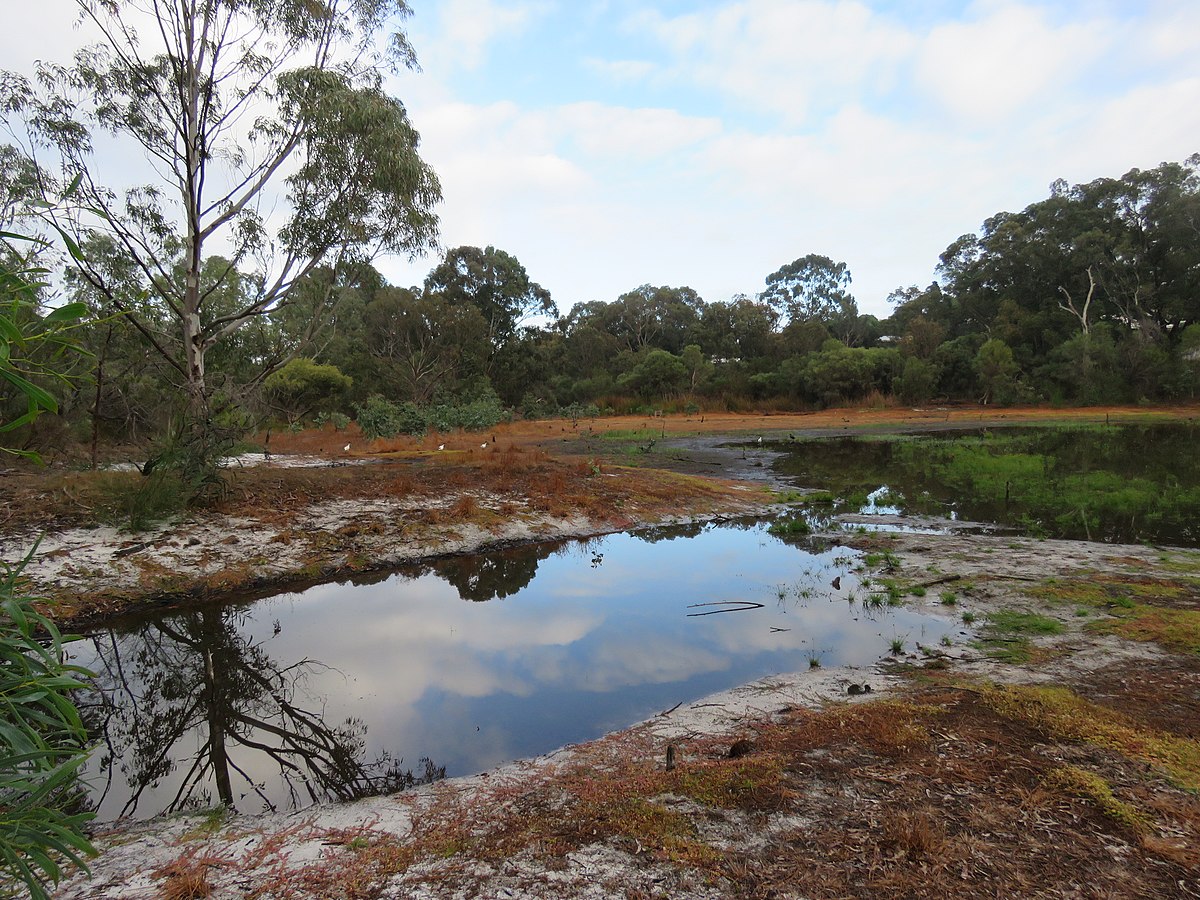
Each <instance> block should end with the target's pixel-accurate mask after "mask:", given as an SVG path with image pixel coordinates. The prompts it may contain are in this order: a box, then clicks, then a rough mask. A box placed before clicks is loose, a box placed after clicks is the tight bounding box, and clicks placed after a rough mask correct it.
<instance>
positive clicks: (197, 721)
mask: <svg viewBox="0 0 1200 900" xmlns="http://www.w3.org/2000/svg"><path fill="white" fill-rule="evenodd" d="M861 574H862V566H861V560H860V557H859V554H858V553H856V552H855V551H853V550H849V549H847V548H844V547H828V548H824V549H822V548H816V547H812V546H810V545H808V544H806V543H798V542H796V541H794V540H790V539H783V538H779V537H775V536H773V535H771V534H770V533H769V532H768V531H767V528H766V525H765V524H763V523H759V522H754V523H750V522H741V523H726V524H723V525H719V526H718V525H708V526H691V527H684V528H671V529H650V530H643V531H638V532H633V533H628V534H616V535H611V536H608V537H603V538H599V539H595V540H590V541H583V542H579V541H576V542H566V543H559V544H543V545H535V546H530V547H524V548H520V549H516V550H510V551H505V552H501V553H495V554H489V555H485V556H476V557H461V558H455V559H451V560H447V561H444V562H441V563H439V564H437V565H433V566H429V567H424V568H421V569H413V570H408V571H403V572H399V573H396V574H393V575H390V576H387V577H382V578H378V579H376V580H374V581H372V582H369V583H360V584H348V583H339V584H326V585H321V586H317V587H313V588H310V589H308V590H305V591H303V592H299V593H293V594H285V595H281V596H278V597H274V598H270V599H266V600H260V601H257V602H254V603H248V604H242V605H236V604H234V605H225V606H216V605H209V606H204V607H197V608H194V609H191V610H187V611H173V612H169V613H167V614H163V615H155V616H146V617H141V618H137V619H130V620H127V621H124V622H121V623H118V624H116V625H115V626H114V627H113V628H112V629H111V630H109V631H105V632H102V633H98V634H96V635H94V636H93V637H92V638H91V640H90V641H88V642H86V643H80V644H76V645H73V646H74V648H75V652H76V654H77V656H78V660H77V661H78V662H81V663H82V664H83V665H86V666H88V667H90V668H91V669H93V670H94V671H96V672H98V673H99V680H100V682H101V684H102V685H103V686H104V699H103V700H100V699H98V698H96V697H92V698H90V699H89V702H87V703H86V704H85V714H86V718H87V719H88V721H89V722H90V723H91V726H92V728H93V730H94V732H95V733H96V734H97V735H98V736H99V738H100V739H101V741H102V743H101V747H100V750H99V751H98V752H97V754H96V756H95V757H94V758H93V760H92V761H91V763H90V766H89V769H88V771H87V773H86V774H87V777H88V779H89V781H90V782H91V783H92V785H93V791H92V795H91V802H92V803H93V804H94V805H95V806H96V807H97V809H98V813H99V817H100V818H101V819H113V818H115V817H117V816H120V815H133V816H149V815H154V814H157V813H160V812H163V811H167V810H171V809H177V808H184V807H188V806H204V805H210V804H216V803H218V802H222V801H224V802H225V803H227V804H231V805H233V806H235V807H236V808H238V809H240V810H244V811H256V810H259V809H263V808H282V809H286V808H289V807H294V806H302V805H304V804H306V803H309V802H313V801H317V800H324V799H330V798H349V797H354V796H361V795H364V794H368V793H372V792H378V791H380V790H388V789H394V788H397V787H402V786H404V785H407V784H412V783H416V782H420V781H425V780H430V779H433V778H437V777H440V776H441V775H442V774H446V775H451V776H452V775H459V774H469V773H474V772H479V771H483V770H486V769H488V768H490V767H494V766H496V765H497V764H500V763H503V762H505V761H508V760H512V759H516V758H521V757H527V756H532V755H536V754H540V753H544V752H548V751H550V750H552V749H554V748H556V747H559V746H561V745H563V744H566V743H570V742H577V741H582V740H587V739H590V738H594V737H597V736H599V735H602V734H604V733H605V732H607V731H610V730H613V729H617V728H621V727H624V726H627V725H629V724H631V723H633V722H636V721H639V720H641V719H644V718H647V717H649V716H651V715H653V714H655V713H657V712H659V711H662V710H665V709H669V708H671V707H673V706H675V705H676V704H678V703H680V702H687V701H691V700H694V699H696V698H698V697H702V696H704V695H706V694H708V693H711V692H713V691H717V690H721V689H724V688H728V687H731V686H734V685H737V684H741V683H744V682H747V681H751V680H753V679H756V678H760V677H762V676H765V675H769V674H772V673H776V672H792V671H797V670H803V669H806V668H808V667H809V666H810V665H815V664H820V665H826V666H829V665H837V664H849V665H867V664H870V663H873V662H874V661H876V660H877V659H879V658H880V657H882V656H885V655H887V654H888V652H889V647H890V644H891V643H892V641H893V640H895V639H901V640H903V641H905V642H906V646H907V647H909V648H913V647H915V645H916V644H917V643H918V642H920V643H925V644H936V643H937V642H938V641H939V640H940V638H941V637H942V635H943V634H948V633H952V632H954V631H955V630H956V625H957V623H956V622H954V621H953V620H951V619H950V618H948V617H946V618H942V617H936V616H921V615H918V614H916V613H914V612H912V611H910V610H906V609H903V608H893V607H888V606H886V605H885V604H884V603H883V602H882V601H881V598H880V597H878V596H873V595H872V594H871V593H870V590H869V588H864V587H863V585H862V583H861V581H860V575H861Z"/></svg>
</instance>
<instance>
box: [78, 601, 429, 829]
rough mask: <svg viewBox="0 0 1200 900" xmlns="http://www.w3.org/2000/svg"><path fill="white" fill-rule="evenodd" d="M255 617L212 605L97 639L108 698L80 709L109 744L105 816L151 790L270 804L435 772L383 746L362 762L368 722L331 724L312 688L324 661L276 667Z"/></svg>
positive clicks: (178, 798) (168, 803) (347, 795)
mask: <svg viewBox="0 0 1200 900" xmlns="http://www.w3.org/2000/svg"><path fill="white" fill-rule="evenodd" d="M247 616H248V613H247V611H246V610H245V609H239V608H237V607H226V608H223V609H220V608H215V607H208V608H204V609H199V610H196V611H193V612H189V613H184V614H182V615H174V616H171V617H169V618H160V619H156V620H154V621H151V622H146V623H144V624H142V625H141V626H139V627H137V628H134V629H132V630H129V631H125V632H122V633H116V632H108V633H106V634H104V635H102V636H97V637H95V638H93V648H94V656H93V657H92V658H91V659H90V660H88V665H89V666H90V667H91V668H92V670H93V671H94V672H95V673H96V685H97V687H98V688H99V689H100V694H99V695H94V696H91V697H85V698H83V700H82V702H81V704H80V705H81V709H82V712H83V714H84V718H85V721H86V723H87V724H88V726H89V729H90V730H91V732H92V733H93V735H96V736H97V737H98V738H99V739H100V741H101V747H100V750H99V751H98V755H97V756H96V758H95V759H94V760H93V762H92V768H93V769H99V770H100V771H102V772H103V773H104V775H105V779H104V783H103V786H102V787H98V788H97V790H96V792H95V793H94V794H93V797H92V802H93V803H94V805H95V806H96V808H97V809H98V811H99V812H100V814H101V816H102V817H103V818H111V817H115V816H127V815H135V814H137V813H138V812H139V811H141V806H142V801H143V797H144V796H145V795H146V794H147V793H148V792H149V793H152V794H154V795H155V799H154V800H152V801H151V804H150V805H151V806H152V808H151V809H150V810H148V812H150V813H151V814H155V813H159V812H172V811H175V810H178V809H185V808H190V807H195V806H209V805H212V804H214V803H221V804H224V805H226V806H230V807H235V806H245V800H246V799H247V797H254V798H257V801H258V802H259V803H261V806H262V807H264V808H271V809H274V808H276V806H277V805H279V804H281V803H283V804H285V805H288V806H293V807H294V806H300V805H304V804H305V803H313V802H317V801H319V800H324V799H339V800H350V799H354V798H357V797H362V796H366V795H369V794H374V793H379V792H382V791H388V790H399V789H401V788H403V787H405V786H408V785H411V784H413V783H416V782H418V781H423V780H428V779H432V778H435V777H437V776H438V774H439V769H438V767H437V766H435V765H434V764H432V763H430V762H429V761H428V760H422V761H421V763H422V768H421V770H420V774H418V775H414V774H413V772H411V771H403V770H401V768H400V767H399V766H398V765H397V764H396V762H395V761H394V760H392V759H390V758H389V757H388V756H387V754H386V753H385V754H381V755H380V756H379V757H377V758H376V759H375V760H374V761H372V762H370V763H367V762H365V761H364V753H365V750H366V740H365V738H366V732H367V726H366V724H365V723H364V722H363V721H362V720H361V719H359V718H356V717H347V718H346V719H344V720H342V721H334V722H330V721H326V719H325V710H324V709H323V698H321V697H320V696H317V695H312V694H310V693H309V692H308V691H307V681H308V678H309V676H310V675H312V674H314V673H316V672H319V671H321V670H322V669H323V668H324V667H323V666H322V665H321V664H320V663H318V662H316V661H314V660H310V659H306V658H301V659H299V660H297V661H295V662H292V663H290V664H288V665H281V664H279V663H276V662H275V661H274V660H273V659H272V658H271V657H270V656H269V655H268V654H267V653H266V651H265V650H264V648H263V646H262V643H261V642H259V641H257V640H255V639H253V638H252V637H250V636H249V635H248V634H246V633H245V632H244V631H243V626H244V625H245V624H246V621H247ZM280 628H281V626H280V625H279V623H278V622H275V623H274V625H273V630H274V631H275V633H276V634H277V633H278V632H279V630H280ZM268 781H270V782H272V786H271V788H270V790H268V788H267V783H268ZM118 803H119V808H118Z"/></svg>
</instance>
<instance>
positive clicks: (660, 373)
mask: <svg viewBox="0 0 1200 900" xmlns="http://www.w3.org/2000/svg"><path fill="white" fill-rule="evenodd" d="M689 376H690V373H689V371H688V367H687V366H686V365H685V364H684V362H683V360H681V359H680V358H679V357H678V356H676V355H675V354H674V353H670V352H668V351H666V350H651V351H650V352H649V353H647V354H646V355H645V356H644V357H642V359H641V360H640V361H639V362H638V363H637V365H636V366H634V367H633V369H632V370H631V371H630V372H627V373H626V374H625V375H623V376H621V378H620V379H619V381H618V383H619V384H620V385H621V386H622V387H625V388H628V389H630V390H633V391H635V392H636V393H637V394H639V395H640V396H642V397H645V398H647V399H651V398H663V397H669V396H673V395H675V394H678V393H679V392H680V391H682V390H683V389H684V386H685V385H687V383H688V378H689Z"/></svg>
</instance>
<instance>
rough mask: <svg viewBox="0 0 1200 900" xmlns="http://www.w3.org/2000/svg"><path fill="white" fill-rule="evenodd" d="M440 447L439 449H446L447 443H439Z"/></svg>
mask: <svg viewBox="0 0 1200 900" xmlns="http://www.w3.org/2000/svg"><path fill="white" fill-rule="evenodd" d="M438 449H439V450H445V449H446V445H445V444H438Z"/></svg>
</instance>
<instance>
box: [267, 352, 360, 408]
mask: <svg viewBox="0 0 1200 900" xmlns="http://www.w3.org/2000/svg"><path fill="white" fill-rule="evenodd" d="M352 383H353V379H351V378H350V377H349V376H348V375H343V374H342V373H341V372H340V371H339V370H338V368H337V366H331V365H322V364H319V363H316V362H313V360H311V359H309V358H308V357H304V356H299V357H296V358H295V359H292V360H289V361H288V362H287V363H285V364H284V365H283V367H282V368H280V369H278V370H277V371H275V372H272V373H271V374H270V375H268V376H267V378H266V380H264V381H263V393H264V395H265V396H266V398H267V400H268V402H269V403H271V405H272V406H274V407H275V408H277V409H279V410H281V411H282V412H283V413H284V414H285V415H286V416H287V419H288V422H298V421H300V420H302V419H304V418H306V417H307V416H308V415H310V414H311V413H313V412H315V411H317V410H322V411H325V412H328V411H329V409H330V408H331V407H333V406H335V405H337V403H338V401H339V400H340V399H341V397H342V395H343V394H345V393H346V391H348V390H349V389H350V385H351V384H352Z"/></svg>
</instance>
